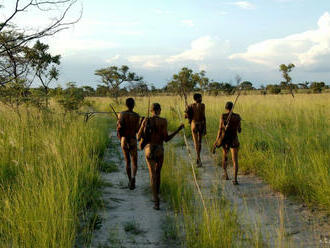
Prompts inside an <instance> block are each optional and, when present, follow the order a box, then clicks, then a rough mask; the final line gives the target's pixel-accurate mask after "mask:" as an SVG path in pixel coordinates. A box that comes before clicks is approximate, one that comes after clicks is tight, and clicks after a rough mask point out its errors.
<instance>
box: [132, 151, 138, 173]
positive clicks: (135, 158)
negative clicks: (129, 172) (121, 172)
mask: <svg viewBox="0 0 330 248" xmlns="http://www.w3.org/2000/svg"><path fill="white" fill-rule="evenodd" d="M131 158H132V162H133V163H132V164H133V178H135V176H136V173H137V170H138V162H137V159H138V158H137V148H135V149H134V150H132V151H131Z"/></svg>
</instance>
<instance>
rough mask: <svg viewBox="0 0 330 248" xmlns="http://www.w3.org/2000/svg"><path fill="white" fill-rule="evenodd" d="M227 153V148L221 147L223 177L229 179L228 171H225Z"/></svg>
mask: <svg viewBox="0 0 330 248" xmlns="http://www.w3.org/2000/svg"><path fill="white" fill-rule="evenodd" d="M227 153H228V150H227V149H225V148H223V149H222V168H223V179H225V180H229V177H228V173H227V160H228V157H227Z"/></svg>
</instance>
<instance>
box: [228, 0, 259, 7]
mask: <svg viewBox="0 0 330 248" xmlns="http://www.w3.org/2000/svg"><path fill="white" fill-rule="evenodd" d="M231 4H233V5H236V6H237V7H239V8H241V9H255V6H254V4H252V3H250V2H248V1H238V2H233V3H231Z"/></svg>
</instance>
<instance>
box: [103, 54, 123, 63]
mask: <svg viewBox="0 0 330 248" xmlns="http://www.w3.org/2000/svg"><path fill="white" fill-rule="evenodd" d="M119 58H120V55H119V54H117V55H115V56H113V57H111V58H109V59H106V60H105V62H106V63H112V62H114V61H117V60H118V59H119Z"/></svg>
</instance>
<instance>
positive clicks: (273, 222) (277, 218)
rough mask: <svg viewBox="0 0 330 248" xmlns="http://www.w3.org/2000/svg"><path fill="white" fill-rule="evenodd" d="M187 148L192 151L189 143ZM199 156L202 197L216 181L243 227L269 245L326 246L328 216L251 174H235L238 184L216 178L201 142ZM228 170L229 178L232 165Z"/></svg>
mask: <svg viewBox="0 0 330 248" xmlns="http://www.w3.org/2000/svg"><path fill="white" fill-rule="evenodd" d="M190 149H191V151H192V152H193V153H194V149H193V144H192V143H191V144H190ZM218 152H219V150H218ZM201 158H202V161H203V168H201V169H198V171H199V181H200V185H201V189H202V192H203V194H204V195H205V197H214V193H212V189H213V188H214V185H217V184H218V183H219V182H220V185H221V188H222V191H223V192H224V195H225V197H226V198H227V199H228V200H230V202H231V203H232V205H233V206H235V207H236V208H237V210H238V212H239V214H240V215H241V224H242V225H243V227H244V226H246V227H250V228H251V227H252V228H253V230H255V229H256V228H258V229H259V230H260V231H261V233H262V235H263V238H264V240H265V243H266V244H268V246H269V247H283V246H284V247H287V246H286V245H288V246H289V247H330V222H329V221H330V218H329V216H327V215H326V214H322V213H317V211H314V212H312V211H311V210H309V209H308V208H307V207H306V206H305V205H303V204H301V203H297V202H295V201H293V200H291V199H288V198H286V197H284V196H283V195H282V194H281V193H277V192H274V191H273V190H272V189H271V188H270V186H269V185H267V184H266V183H264V182H263V181H262V180H261V179H259V178H258V177H256V176H254V175H239V179H238V180H239V182H240V185H238V186H234V185H233V184H232V182H231V180H230V181H225V180H222V179H220V178H221V174H222V170H221V168H220V167H218V166H216V163H215V160H214V159H213V158H212V156H211V154H210V153H209V151H207V149H206V145H205V144H204V147H203V150H202V154H201ZM228 172H229V176H230V178H233V176H232V172H233V169H232V166H230V167H229V168H228ZM279 232H280V233H282V234H283V235H282V237H283V240H280V238H279V237H280V236H279ZM279 242H280V243H281V245H280V244H279Z"/></svg>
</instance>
